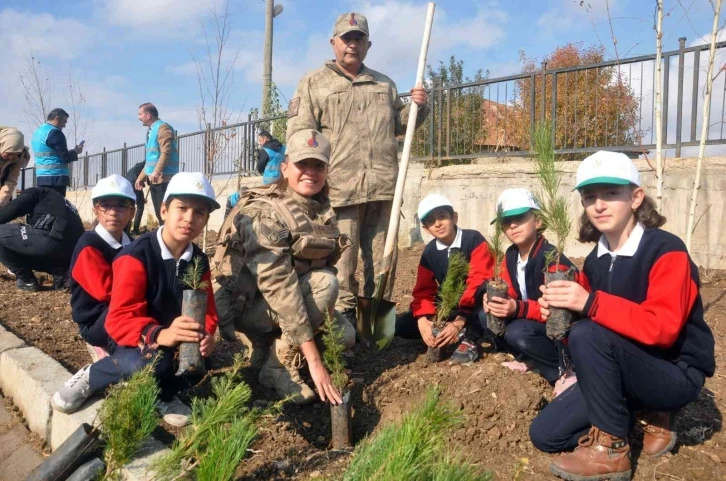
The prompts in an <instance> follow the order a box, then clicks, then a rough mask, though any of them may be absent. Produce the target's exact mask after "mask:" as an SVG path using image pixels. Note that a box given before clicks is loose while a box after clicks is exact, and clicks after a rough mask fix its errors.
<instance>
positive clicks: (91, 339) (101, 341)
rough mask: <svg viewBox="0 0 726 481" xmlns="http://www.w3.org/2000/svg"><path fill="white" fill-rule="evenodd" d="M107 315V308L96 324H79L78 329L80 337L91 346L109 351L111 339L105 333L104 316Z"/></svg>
mask: <svg viewBox="0 0 726 481" xmlns="http://www.w3.org/2000/svg"><path fill="white" fill-rule="evenodd" d="M107 314H108V308H106V309H105V310H104V311H103V313H102V314H101V315H100V316H98V319H96V322H94V323H93V324H79V325H78V329H79V330H80V331H81V337H82V338H83V340H84V341H86V342H87V343H88V344H90V345H91V346H96V347H102V348H103V349H106V350H109V349H110V344H111V338H110V337H109V336H108V333H107V332H106V315H107Z"/></svg>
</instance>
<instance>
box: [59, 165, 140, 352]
mask: <svg viewBox="0 0 726 481" xmlns="http://www.w3.org/2000/svg"><path fill="white" fill-rule="evenodd" d="M91 201H92V202H93V214H94V215H95V216H96V221H97V225H96V227H95V228H94V229H93V230H92V231H89V232H86V233H85V234H83V235H82V236H81V238H80V239H78V243H77V244H76V248H75V250H74V251H73V258H72V259H71V267H70V274H71V279H70V283H69V284H70V288H71V312H72V314H73V321H74V322H76V323H77V324H78V328H79V329H80V331H81V337H82V338H83V340H84V341H86V343H88V344H89V345H90V346H91V348H90V349H89V352H93V354H92V355H91V357H92V358H93V360H94V361H96V360H98V359H99V358H103V357H104V356H105V355H106V350H107V349H108V343H109V337H108V333H107V332H106V328H105V325H106V314H108V306H109V303H110V301H111V286H112V284H113V275H112V270H111V264H112V263H113V259H114V257H116V254H118V253H119V252H120V251H121V249H122V248H123V247H124V246H126V245H128V244H129V243H131V239H129V237H128V236H127V235H126V233H125V232H124V229H125V228H126V226H127V225H128V224H129V222H130V221H131V219H133V217H134V202H135V201H136V196H135V194H134V189H133V186H132V185H131V182H129V181H128V180H126V179H125V178H123V177H121V176H120V175H116V174H114V175H111V176H109V177H104V178H103V179H101V180H99V181H98V182H97V183H96V186H95V187H94V188H93V190H92V191H91Z"/></svg>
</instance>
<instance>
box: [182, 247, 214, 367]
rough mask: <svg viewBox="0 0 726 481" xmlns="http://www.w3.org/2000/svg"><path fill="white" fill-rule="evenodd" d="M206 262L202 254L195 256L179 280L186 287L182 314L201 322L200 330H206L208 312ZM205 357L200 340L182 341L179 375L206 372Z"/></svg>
mask: <svg viewBox="0 0 726 481" xmlns="http://www.w3.org/2000/svg"><path fill="white" fill-rule="evenodd" d="M203 274H204V262H203V260H202V258H201V256H198V255H197V256H194V258H193V259H192V260H191V261H190V262H189V264H188V265H187V268H186V269H185V271H184V273H183V274H182V276H181V278H180V279H179V282H181V284H182V285H183V286H184V287H185V290H184V293H183V295H182V316H189V317H191V318H192V319H194V320H195V321H197V323H198V324H199V332H204V328H205V320H204V316H205V314H206V312H207V288H208V287H209V283H208V282H207V281H203V280H202V275H203ZM205 372H206V369H205V367H204V359H203V358H202V353H201V351H200V350H199V343H198V342H182V343H181V344H180V345H179V369H178V370H177V372H176V375H177V376H183V375H186V374H204V373H205Z"/></svg>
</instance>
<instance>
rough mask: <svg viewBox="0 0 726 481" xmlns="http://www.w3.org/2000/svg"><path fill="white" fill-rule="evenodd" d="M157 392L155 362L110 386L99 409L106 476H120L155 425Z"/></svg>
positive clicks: (115, 477) (109, 478)
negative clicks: (103, 440) (124, 380)
mask: <svg viewBox="0 0 726 481" xmlns="http://www.w3.org/2000/svg"><path fill="white" fill-rule="evenodd" d="M158 394H159V388H158V387H157V384H156V379H155V378H154V368H153V365H152V364H150V365H148V366H146V367H145V368H143V369H141V370H139V371H137V372H136V373H134V375H133V376H131V379H129V380H128V381H126V383H122V384H117V385H115V386H113V387H112V388H111V391H110V393H109V395H108V397H107V398H106V401H105V402H104V403H103V406H101V410H100V412H99V418H100V421H101V432H102V433H103V437H104V439H105V441H106V447H105V449H104V459H105V461H106V466H107V469H106V474H105V475H104V477H103V479H104V480H112V479H118V478H119V476H120V473H119V471H120V469H121V468H122V467H123V466H125V465H126V464H128V463H129V462H130V461H131V459H132V457H133V456H134V454H136V451H138V449H139V447H140V446H141V443H142V441H143V440H144V439H145V438H146V437H147V436H149V435H151V432H152V431H153V430H154V428H156V426H157V424H158V414H157V412H156V402H157V396H158Z"/></svg>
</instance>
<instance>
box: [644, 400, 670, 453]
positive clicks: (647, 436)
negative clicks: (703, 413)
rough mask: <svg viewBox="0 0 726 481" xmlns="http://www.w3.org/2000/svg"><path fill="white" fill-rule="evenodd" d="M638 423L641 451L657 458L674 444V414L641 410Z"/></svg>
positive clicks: (668, 450)
mask: <svg viewBox="0 0 726 481" xmlns="http://www.w3.org/2000/svg"><path fill="white" fill-rule="evenodd" d="M638 424H640V427H641V429H642V430H643V452H644V453H645V454H647V455H648V456H652V457H654V458H658V457H660V456H663V455H664V454H666V453H668V452H670V451H671V450H672V449H673V448H674V447H675V445H676V437H677V436H676V429H675V416H674V415H673V414H672V413H669V412H662V411H641V412H640V413H639V415H638Z"/></svg>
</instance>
